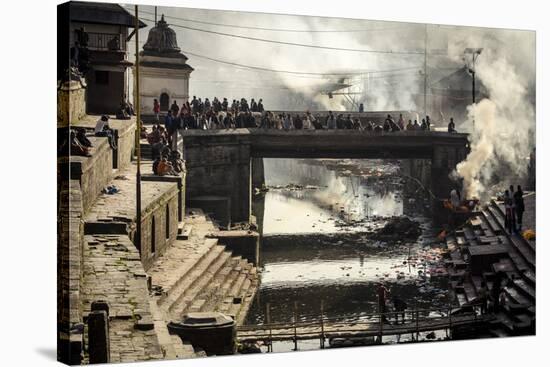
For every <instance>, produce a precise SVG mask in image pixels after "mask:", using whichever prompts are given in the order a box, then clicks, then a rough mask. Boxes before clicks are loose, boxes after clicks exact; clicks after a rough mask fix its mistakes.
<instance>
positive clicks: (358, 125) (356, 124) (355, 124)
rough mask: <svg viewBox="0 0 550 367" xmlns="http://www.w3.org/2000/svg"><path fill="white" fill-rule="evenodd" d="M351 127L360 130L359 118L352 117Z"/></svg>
mask: <svg viewBox="0 0 550 367" xmlns="http://www.w3.org/2000/svg"><path fill="white" fill-rule="evenodd" d="M352 128H353V129H354V130H362V128H361V122H360V121H359V118H357V117H356V118H355V119H353V126H352Z"/></svg>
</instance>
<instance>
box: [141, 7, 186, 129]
mask: <svg viewBox="0 0 550 367" xmlns="http://www.w3.org/2000/svg"><path fill="white" fill-rule="evenodd" d="M186 62H187V57H186V56H185V55H184V54H182V53H181V50H180V48H179V47H178V42H177V39H176V32H174V30H173V29H171V28H170V27H168V24H167V23H166V21H165V20H164V15H163V16H162V17H161V20H160V21H159V22H157V24H156V25H155V26H154V27H153V28H152V29H151V30H150V31H149V35H148V37H147V42H146V43H145V44H144V45H143V51H141V52H140V98H141V112H142V116H143V118H144V119H147V117H150V116H152V115H153V100H154V99H157V100H158V101H159V103H160V110H161V113H163V112H166V111H167V110H168V109H169V107H170V105H171V103H172V102H173V100H176V101H177V102H178V104H179V105H180V106H181V104H182V103H184V102H186V101H187V100H188V98H189V75H190V74H191V72H192V71H193V68H192V67H191V66H189V65H188V64H187V63H186Z"/></svg>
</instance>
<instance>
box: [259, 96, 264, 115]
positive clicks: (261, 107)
mask: <svg viewBox="0 0 550 367" xmlns="http://www.w3.org/2000/svg"><path fill="white" fill-rule="evenodd" d="M258 112H264V104H263V103H262V99H261V98H260V100H259V101H258Z"/></svg>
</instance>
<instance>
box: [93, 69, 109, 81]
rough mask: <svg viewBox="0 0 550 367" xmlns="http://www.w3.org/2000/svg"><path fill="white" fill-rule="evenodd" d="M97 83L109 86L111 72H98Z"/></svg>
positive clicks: (96, 73)
mask: <svg viewBox="0 0 550 367" xmlns="http://www.w3.org/2000/svg"><path fill="white" fill-rule="evenodd" d="M95 82H96V84H103V85H105V84H109V72H108V71H104V70H96V72H95Z"/></svg>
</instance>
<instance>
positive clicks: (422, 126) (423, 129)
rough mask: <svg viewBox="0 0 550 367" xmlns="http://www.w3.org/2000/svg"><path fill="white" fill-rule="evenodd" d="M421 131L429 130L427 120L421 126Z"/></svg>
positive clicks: (423, 120)
mask: <svg viewBox="0 0 550 367" xmlns="http://www.w3.org/2000/svg"><path fill="white" fill-rule="evenodd" d="M420 130H422V131H427V130H428V124H427V123H426V119H422V124H420Z"/></svg>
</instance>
